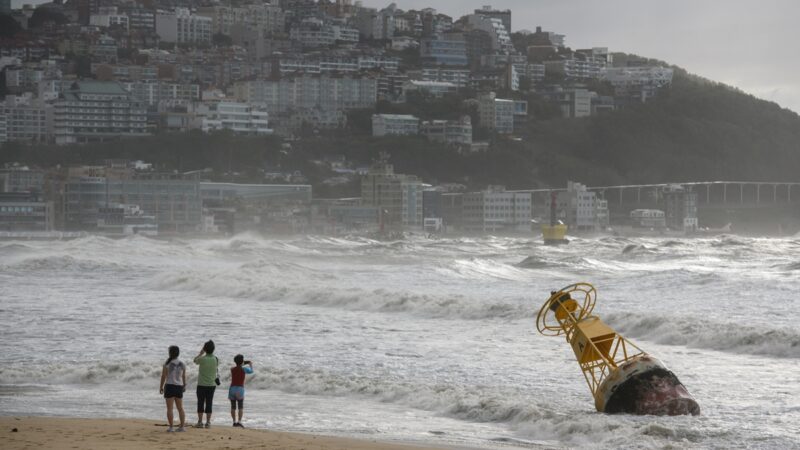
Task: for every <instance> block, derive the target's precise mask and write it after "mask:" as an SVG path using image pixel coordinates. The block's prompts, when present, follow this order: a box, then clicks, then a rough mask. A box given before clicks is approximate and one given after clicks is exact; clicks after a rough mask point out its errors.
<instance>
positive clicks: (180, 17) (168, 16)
mask: <svg viewBox="0 0 800 450" xmlns="http://www.w3.org/2000/svg"><path fill="white" fill-rule="evenodd" d="M156 34H158V36H159V37H160V38H161V41H162V42H174V43H178V44H183V43H210V42H211V35H212V34H213V33H212V19H211V18H210V17H206V16H201V15H197V14H193V13H192V12H191V11H189V9H188V8H175V11H172V12H165V11H159V12H158V13H157V14H156Z"/></svg>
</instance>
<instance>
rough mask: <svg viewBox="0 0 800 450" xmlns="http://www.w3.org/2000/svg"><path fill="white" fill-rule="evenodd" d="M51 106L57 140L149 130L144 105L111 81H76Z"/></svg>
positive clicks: (77, 140) (99, 138) (95, 139)
mask: <svg viewBox="0 0 800 450" xmlns="http://www.w3.org/2000/svg"><path fill="white" fill-rule="evenodd" d="M54 107H55V119H54V128H55V141H56V144H71V143H82V142H98V141H106V140H110V139H118V138H120V137H137V136H146V135H147V134H149V133H148V131H147V108H146V106H145V105H144V104H143V103H141V102H140V101H139V100H138V99H135V98H134V97H133V96H132V95H131V94H130V93H129V92H128V91H126V90H125V88H124V87H123V86H122V85H121V84H120V83H117V82H114V81H76V82H75V83H73V84H72V86H71V87H70V89H69V90H67V91H66V92H64V93H63V94H62V95H61V97H60V98H59V99H58V100H57V101H56V102H55V103H54Z"/></svg>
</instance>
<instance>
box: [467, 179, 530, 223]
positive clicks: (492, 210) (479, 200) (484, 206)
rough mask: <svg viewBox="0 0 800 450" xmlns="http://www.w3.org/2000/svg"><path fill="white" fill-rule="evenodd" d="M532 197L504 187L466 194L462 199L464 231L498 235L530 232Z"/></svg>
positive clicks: (490, 187)
mask: <svg viewBox="0 0 800 450" xmlns="http://www.w3.org/2000/svg"><path fill="white" fill-rule="evenodd" d="M531 200H532V195H531V193H530V192H508V191H506V190H505V187H503V186H489V187H488V188H487V189H486V190H484V191H481V192H467V193H465V194H464V195H463V199H462V208H463V213H462V223H461V226H462V227H463V229H464V230H465V231H472V232H484V233H496V232H503V231H506V232H508V231H512V232H524V231H530V229H531V212H532V205H533V203H532V201H531Z"/></svg>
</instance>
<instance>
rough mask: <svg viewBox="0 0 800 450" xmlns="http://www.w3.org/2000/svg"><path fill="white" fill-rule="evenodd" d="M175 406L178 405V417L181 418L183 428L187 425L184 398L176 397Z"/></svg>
mask: <svg viewBox="0 0 800 450" xmlns="http://www.w3.org/2000/svg"><path fill="white" fill-rule="evenodd" d="M175 406H177V407H178V417H179V418H180V419H181V428H183V426H184V425H186V413H184V412H183V399H182V398H176V399H175Z"/></svg>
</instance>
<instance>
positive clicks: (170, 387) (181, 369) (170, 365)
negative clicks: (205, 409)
mask: <svg viewBox="0 0 800 450" xmlns="http://www.w3.org/2000/svg"><path fill="white" fill-rule="evenodd" d="M180 354H181V351H180V349H179V348H178V346H177V345H173V346H170V348H169V358H167V362H165V363H164V367H163V368H162V369H161V384H160V385H159V386H160V388H159V390H158V392H159V393H160V394H164V398H165V399H166V401H167V422H169V428H167V431H168V432H172V431H174V430H173V428H172V418H173V416H172V405H173V404H174V405H176V406H177V407H178V417H179V418H180V419H181V424H180V426H179V427H178V431H186V430H185V429H184V428H183V426H184V424H185V422H186V414H184V412H183V391H185V390H186V364H184V363H183V361H181V360H180V359H178V355H180Z"/></svg>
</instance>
